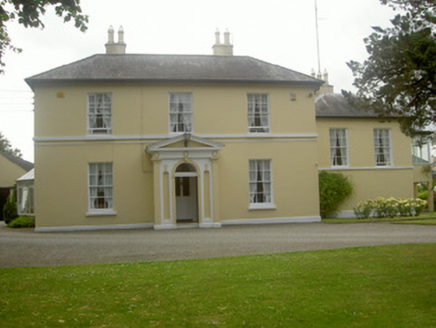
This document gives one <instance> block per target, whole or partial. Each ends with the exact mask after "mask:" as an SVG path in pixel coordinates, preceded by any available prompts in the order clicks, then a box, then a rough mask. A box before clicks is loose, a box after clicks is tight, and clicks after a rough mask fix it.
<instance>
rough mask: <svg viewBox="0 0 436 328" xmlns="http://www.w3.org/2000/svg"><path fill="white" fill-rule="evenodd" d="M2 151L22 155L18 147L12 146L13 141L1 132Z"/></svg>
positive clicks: (0, 148) (0, 150) (0, 151)
mask: <svg viewBox="0 0 436 328" xmlns="http://www.w3.org/2000/svg"><path fill="white" fill-rule="evenodd" d="M0 153H4V154H9V155H13V156H16V157H20V158H21V157H22V154H21V151H20V150H19V149H17V148H12V145H11V142H10V141H9V140H8V139H7V138H6V137H5V136H4V135H3V133H1V132H0Z"/></svg>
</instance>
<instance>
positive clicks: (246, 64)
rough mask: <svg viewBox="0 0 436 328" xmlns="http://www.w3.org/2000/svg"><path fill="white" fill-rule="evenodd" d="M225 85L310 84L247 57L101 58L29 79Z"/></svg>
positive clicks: (308, 78) (32, 82)
mask: <svg viewBox="0 0 436 328" xmlns="http://www.w3.org/2000/svg"><path fill="white" fill-rule="evenodd" d="M108 81H110V82H180V83H183V82H200V83H206V82H211V83H212V82H226V83H229V82H230V83H276V84H307V85H313V86H314V87H318V86H320V85H322V84H323V83H324V82H323V81H321V80H318V79H315V78H313V77H311V76H309V75H305V74H302V73H298V72H296V71H293V70H290V69H287V68H284V67H281V66H278V65H273V64H270V63H267V62H264V61H261V60H258V59H255V58H252V57H247V56H206V55H139V54H124V55H107V54H99V55H93V56H91V57H88V58H85V59H82V60H80V61H77V62H74V63H71V64H68V65H64V66H60V67H58V68H55V69H52V70H50V71H47V72H45V73H41V74H38V75H35V76H32V77H29V78H27V79H26V82H27V84H29V85H30V86H31V87H33V86H34V85H36V84H38V83H45V82H58V83H61V82H68V83H71V82H108Z"/></svg>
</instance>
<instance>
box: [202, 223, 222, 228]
mask: <svg viewBox="0 0 436 328" xmlns="http://www.w3.org/2000/svg"><path fill="white" fill-rule="evenodd" d="M221 226H222V225H221V223H220V222H206V223H200V224H199V225H198V227H200V228H205V229H208V228H221Z"/></svg>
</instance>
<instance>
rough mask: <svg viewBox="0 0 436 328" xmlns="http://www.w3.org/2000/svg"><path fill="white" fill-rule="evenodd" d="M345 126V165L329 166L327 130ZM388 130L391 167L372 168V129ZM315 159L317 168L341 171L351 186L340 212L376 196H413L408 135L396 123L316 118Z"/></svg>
mask: <svg viewBox="0 0 436 328" xmlns="http://www.w3.org/2000/svg"><path fill="white" fill-rule="evenodd" d="M333 128H344V129H347V133H348V148H349V163H350V165H349V168H348V169H334V168H331V166H330V139H329V130H330V129H333ZM376 128H378V129H390V131H391V141H392V154H393V164H394V165H393V167H391V168H389V167H376V166H375V158H374V141H373V138H374V137H373V130H374V129H376ZM317 131H318V135H319V139H318V158H319V163H320V165H319V167H320V169H327V170H331V171H332V172H339V173H343V174H344V175H345V176H347V177H349V178H350V181H351V182H352V184H353V186H354V193H353V195H352V196H351V197H350V198H348V199H347V200H346V201H345V202H344V203H343V204H341V206H340V209H339V210H341V211H344V210H352V209H353V208H354V207H355V206H356V204H357V203H358V202H360V201H365V200H368V199H375V198H377V197H385V198H386V197H407V198H408V197H413V181H414V172H413V171H414V170H413V167H412V153H411V149H410V138H409V137H407V136H405V135H404V134H403V133H402V132H401V130H400V127H399V124H398V123H396V122H385V123H381V122H379V121H378V120H375V119H321V118H319V119H317Z"/></svg>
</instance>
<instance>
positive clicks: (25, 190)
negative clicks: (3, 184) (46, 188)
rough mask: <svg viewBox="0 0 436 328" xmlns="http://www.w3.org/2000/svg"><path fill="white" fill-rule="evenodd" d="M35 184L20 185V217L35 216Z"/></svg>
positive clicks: (18, 199) (18, 200)
mask: <svg viewBox="0 0 436 328" xmlns="http://www.w3.org/2000/svg"><path fill="white" fill-rule="evenodd" d="M33 203H34V201H33V182H31V183H30V182H29V183H20V184H19V185H18V197H17V205H18V206H17V212H18V214H19V215H33V214H34V208H33Z"/></svg>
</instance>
